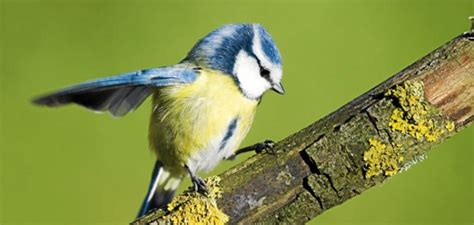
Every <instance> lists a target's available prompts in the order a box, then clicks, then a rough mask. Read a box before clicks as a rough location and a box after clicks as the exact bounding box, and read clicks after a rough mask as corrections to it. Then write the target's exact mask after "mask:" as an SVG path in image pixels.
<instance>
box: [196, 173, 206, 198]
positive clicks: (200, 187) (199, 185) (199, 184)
mask: <svg viewBox="0 0 474 225" xmlns="http://www.w3.org/2000/svg"><path fill="white" fill-rule="evenodd" d="M193 188H194V191H196V192H198V193H201V194H203V195H207V194H208V193H209V189H208V188H207V185H206V181H204V180H203V179H202V178H200V177H194V179H193Z"/></svg>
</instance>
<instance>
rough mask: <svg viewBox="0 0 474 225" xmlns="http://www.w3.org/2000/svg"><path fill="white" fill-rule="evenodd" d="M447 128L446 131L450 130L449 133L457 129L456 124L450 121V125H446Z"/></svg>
mask: <svg viewBox="0 0 474 225" xmlns="http://www.w3.org/2000/svg"><path fill="white" fill-rule="evenodd" d="M445 127H446V130H448V131H449V132H451V131H453V130H454V128H456V127H455V126H454V122H453V121H448V123H447V124H446V126H445Z"/></svg>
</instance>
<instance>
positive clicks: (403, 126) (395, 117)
mask: <svg viewBox="0 0 474 225" xmlns="http://www.w3.org/2000/svg"><path fill="white" fill-rule="evenodd" d="M385 95H386V96H392V97H395V98H396V99H397V100H398V102H399V104H400V108H396V109H394V110H393V112H392V115H391V116H390V121H389V123H388V125H389V126H390V128H391V129H392V130H393V131H398V132H400V133H403V134H409V135H411V136H412V137H415V138H417V139H418V140H421V139H422V138H425V139H426V140H427V141H429V142H434V141H436V140H438V138H439V137H440V136H441V135H442V134H443V133H444V130H442V129H439V128H436V127H435V125H434V123H435V122H434V121H433V119H431V118H430V116H429V112H430V105H429V104H428V103H427V102H426V101H425V100H424V92H423V82H421V81H414V82H410V81H406V82H405V83H403V84H401V85H397V86H396V87H395V88H394V89H390V90H388V91H387V92H386V93H385ZM446 128H448V127H446ZM448 130H449V129H448Z"/></svg>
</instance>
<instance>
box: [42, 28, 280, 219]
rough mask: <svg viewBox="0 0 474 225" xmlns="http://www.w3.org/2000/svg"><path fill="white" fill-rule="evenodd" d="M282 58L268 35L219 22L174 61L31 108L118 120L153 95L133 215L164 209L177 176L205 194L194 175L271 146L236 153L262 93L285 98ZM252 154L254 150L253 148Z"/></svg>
mask: <svg viewBox="0 0 474 225" xmlns="http://www.w3.org/2000/svg"><path fill="white" fill-rule="evenodd" d="M281 79H282V60H281V55H280V52H279V50H278V48H277V46H276V44H275V42H274V41H273V39H272V37H271V35H270V34H269V33H268V31H267V30H266V29H265V28H264V27H263V26H262V25H261V24H256V23H237V24H227V25H223V26H221V27H219V28H217V29H215V30H213V31H212V32H210V33H209V34H207V35H206V36H205V37H203V38H202V39H200V40H199V41H198V42H197V43H196V44H195V45H194V46H193V47H192V48H191V50H190V51H189V52H188V54H187V55H186V57H185V58H184V59H183V60H181V61H180V62H179V63H177V64H175V65H170V66H162V67H153V68H150V69H143V70H138V71H134V72H130V73H125V74H121V75H115V76H111V77H105V78H99V79H96V80H92V81H86V82H84V83H80V84H77V85H73V86H70V87H67V88H64V89H60V90H59V91H56V92H52V93H50V94H46V95H43V96H40V97H38V98H35V99H34V100H33V103H34V104H37V105H42V106H48V107H57V106H63V105H67V104H70V103H74V104H78V105H80V106H83V107H85V108H87V109H90V110H93V111H96V112H109V113H110V114H111V115H112V116H114V117H122V116H124V115H126V114H127V113H129V112H132V111H134V110H135V109H136V108H138V107H139V106H140V105H141V104H142V103H143V102H144V100H145V99H146V98H148V97H149V96H151V97H152V100H151V102H152V108H151V111H152V112H151V118H150V124H149V135H148V139H149V146H150V149H151V150H152V151H153V152H154V153H155V155H156V162H155V165H154V168H153V172H152V175H151V180H150V184H149V187H148V191H147V193H146V195H145V198H144V200H143V203H142V204H141V207H140V210H139V212H138V215H137V218H138V217H142V216H144V215H145V214H146V213H148V212H149V211H151V210H155V209H159V208H163V209H166V205H167V204H168V203H169V202H170V201H171V200H172V198H173V196H174V194H175V192H176V190H177V188H178V186H179V184H180V182H181V181H182V179H184V178H185V177H187V176H188V175H189V176H190V178H191V180H192V184H193V187H194V189H195V190H196V191H198V192H201V193H206V192H207V187H206V184H205V182H204V180H203V179H202V178H201V177H199V176H198V172H201V171H203V172H206V171H210V170H212V169H213V168H214V167H215V166H216V165H217V164H218V163H219V162H220V161H221V160H225V159H233V158H234V157H235V156H236V155H238V154H240V153H242V152H246V151H253V150H255V151H257V152H259V151H262V149H265V148H267V147H271V146H272V145H273V143H272V142H271V141H265V142H262V143H257V144H255V145H252V146H249V147H246V148H243V149H240V150H239V149H238V148H239V145H240V144H241V142H242V141H243V139H244V137H245V136H246V135H247V133H248V132H249V130H250V127H251V125H252V122H253V119H254V116H255V113H256V108H257V106H258V105H259V103H260V101H261V100H262V97H263V95H264V93H266V92H267V91H268V90H273V91H275V92H277V93H279V94H284V92H285V90H284V88H283V86H282V84H281ZM252 149H253V150H252Z"/></svg>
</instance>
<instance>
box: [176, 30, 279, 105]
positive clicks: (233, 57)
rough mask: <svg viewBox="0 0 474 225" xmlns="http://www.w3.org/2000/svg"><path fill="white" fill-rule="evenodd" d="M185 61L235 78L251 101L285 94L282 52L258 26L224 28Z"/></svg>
mask: <svg viewBox="0 0 474 225" xmlns="http://www.w3.org/2000/svg"><path fill="white" fill-rule="evenodd" d="M183 61H185V62H193V63H196V64H198V65H202V66H204V67H208V68H211V69H214V70H219V71H222V72H223V73H225V74H227V75H230V76H232V77H233V78H234V80H235V81H236V83H237V84H238V85H239V87H240V90H241V91H242V93H243V94H244V95H245V96H246V97H248V98H250V99H260V97H261V96H262V95H263V94H264V93H265V92H266V91H267V90H269V89H273V90H274V91H276V92H278V93H280V94H283V93H284V89H283V86H282V85H281V83H280V80H281V78H282V64H281V57H280V53H279V51H278V49H277V47H276V45H275V43H274V42H273V40H272V38H271V36H270V34H269V33H268V32H267V31H266V30H265V28H263V27H262V26H261V25H259V24H229V25H225V26H222V27H220V28H218V29H217V30H214V31H212V32H211V33H209V34H208V35H207V36H206V37H204V38H203V39H201V40H200V41H199V42H198V43H196V45H195V46H194V47H193V48H192V50H191V51H190V52H189V53H188V56H187V57H186V58H185V59H184V60H183Z"/></svg>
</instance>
